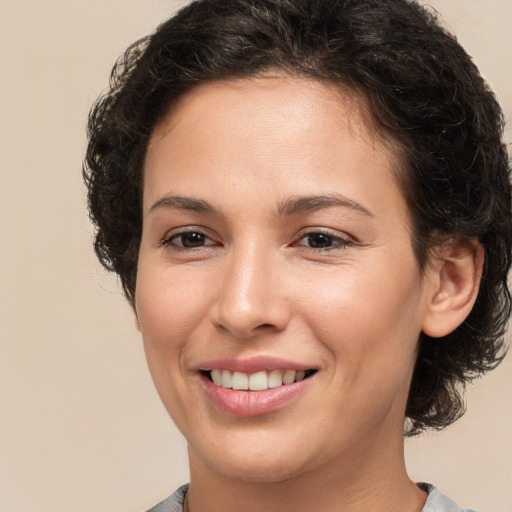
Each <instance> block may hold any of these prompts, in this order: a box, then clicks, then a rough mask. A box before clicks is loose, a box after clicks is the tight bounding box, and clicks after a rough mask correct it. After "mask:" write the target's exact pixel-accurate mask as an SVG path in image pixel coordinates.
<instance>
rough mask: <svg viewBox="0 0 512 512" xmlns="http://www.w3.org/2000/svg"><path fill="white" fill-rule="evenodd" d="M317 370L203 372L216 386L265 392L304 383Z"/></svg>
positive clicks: (216, 370) (214, 370)
mask: <svg viewBox="0 0 512 512" xmlns="http://www.w3.org/2000/svg"><path fill="white" fill-rule="evenodd" d="M316 372H317V370H314V369H312V370H300V371H295V370H271V371H268V372H267V371H265V370H262V371H259V372H256V373H251V374H249V373H243V372H231V371H229V370H218V369H213V370H208V371H202V372H201V373H202V374H203V375H205V377H206V378H208V379H209V380H210V381H211V382H213V383H214V384H215V385H216V386H219V387H222V388H225V389H233V390H237V391H265V390H267V389H275V388H279V387H281V386H286V385H289V384H293V383H295V382H300V381H303V380H305V379H307V378H309V377H311V376H312V375H314V374H315V373H316Z"/></svg>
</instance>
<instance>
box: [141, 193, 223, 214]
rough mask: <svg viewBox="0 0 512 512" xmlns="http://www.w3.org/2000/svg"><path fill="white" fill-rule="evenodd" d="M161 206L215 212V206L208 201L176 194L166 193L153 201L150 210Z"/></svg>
mask: <svg viewBox="0 0 512 512" xmlns="http://www.w3.org/2000/svg"><path fill="white" fill-rule="evenodd" d="M159 208H175V209H178V210H191V211H194V212H201V213H215V209H214V208H213V206H211V205H210V204H209V203H207V202H206V201H202V200H201V199H194V198H193V197H184V196H175V195H171V194H166V195H165V196H163V197H161V198H160V199H158V200H157V201H156V202H155V203H153V205H152V206H151V208H150V209H149V211H150V212H153V211H155V210H157V209H159Z"/></svg>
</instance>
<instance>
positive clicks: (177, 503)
mask: <svg viewBox="0 0 512 512" xmlns="http://www.w3.org/2000/svg"><path fill="white" fill-rule="evenodd" d="M187 491H188V484H186V485H182V486H181V487H180V488H179V489H177V490H176V491H174V492H173V493H172V494H171V495H170V496H169V497H168V498H166V499H165V500H163V501H161V502H160V503H157V504H156V505H155V506H154V507H152V508H150V509H149V510H148V511H147V512H183V500H184V499H185V495H186V494H187Z"/></svg>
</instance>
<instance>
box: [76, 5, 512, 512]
mask: <svg viewBox="0 0 512 512" xmlns="http://www.w3.org/2000/svg"><path fill="white" fill-rule="evenodd" d="M502 124H503V122H502V114H501V111H500V108H499V106H498V104H497V102H496V100H495V98H494V96H493V94H492V93H491V92H490V90H489V89H488V88H487V86H486V84H485V82H484V81H483V80H482V78H481V77H480V75H479V73H478V70H477V68H476V67H475V66H474V64H473V63H472V62H471V60H470V58H469V57H468V56H467V54H466V53H465V52H464V50H463V49H462V48H461V47H460V46H459V45H458V43H457V42H456V41H455V39H454V38H453V36H451V35H450V34H447V33H446V32H445V31H444V30H443V29H442V28H440V26H439V25H438V23H437V21H436V19H435V18H434V17H433V16H432V15H431V14H430V13H428V12H427V11H425V10H424V9H422V8H421V7H419V6H418V5H417V4H415V3H412V2H407V1H404V0H364V1H363V0H309V1H307V0H306V1H304V0H250V1H247V0H200V1H198V2H193V3H192V4H190V5H188V6H187V7H185V8H184V9H183V10H182V11H180V12H179V13H178V14H177V15H176V16H174V17H173V18H171V19H170V20H169V21H167V22H166V23H164V24H163V25H161V26H160V27H159V28H158V30H157V31H156V32H155V34H153V35H152V36H150V37H148V38H146V39H144V40H142V41H139V42H138V43H136V44H135V45H133V46H132V47H131V48H130V49H129V50H128V51H127V53H126V54H125V56H124V58H123V59H121V60H120V62H119V63H118V64H117V65H116V68H115V70H114V73H113V80H112V85H111V90H110V92H109V93H108V94H107V95H105V96H104V97H103V98H100V100H99V101H98V102H97V104H96V105H95V107H94V109H93V111H92V113H91V118H90V125H89V136H90V142H89V147H88V153H87V158H86V165H85V179H86V181H87V184H88V187H89V204H90V211H91V218H92V220H93V221H94V222H95V224H96V226H97V234H96V244H95V247H96V250H97V254H98V256H99V258H100V260H101V261H102V263H103V264H104V265H105V266H106V267H107V268H109V269H111V270H114V271H115V272H117V273H118V274H119V276H120V278H121V281H122V284H123V288H124V291H125V294H126V297H127V299H128V300H129V302H130V303H131V305H132V307H133V309H134V311H135V314H136V316H137V322H138V325H139V328H140V330H141V332H142V336H143V339H144V346H145V351H146V356H147V360H148V365H149V368H150V371H151V374H152V377H153V380H154V382H155V386H156V388H157V390H158V392H159V394H160V397H161V399H162V401H163V403H164V405H165V407H166V408H167V410H168V412H169V414H170V415H171V416H172V418H173V420H174V421H175V422H176V424H177V425H178V427H179V428H180V430H181V431H182V433H183V434H184V436H185V437H186V439H187V441H188V447H189V460H190V486H189V487H188V486H185V487H183V488H181V489H179V490H178V491H176V493H174V494H173V495H172V496H170V497H169V498H168V499H167V500H165V501H164V502H162V503H160V504H158V505H156V506H155V507H154V508H153V509H152V510H154V511H175V510H176V511H179V510H185V511H190V512H198V511H212V512H215V511H220V510H223V511H225V510H237V511H239V510H244V511H253V510H255V511H256V510H257V511H259V510H267V511H272V510H280V511H283V510H294V511H302V510H304V511H305V510H322V511H323V510H325V511H330V510H333V511H334V510H336V511H339V510H344V511H352V510H354V511H356V510H357V511H360V510H393V511H404V512H406V511H411V512H412V511H420V510H423V511H425V512H431V511H434V510H435V511H455V510H460V509H459V508H458V507H457V506H456V505H455V504H454V503H453V502H452V501H451V500H449V499H448V498H447V497H445V496H443V495H442V494H441V493H440V492H439V491H437V490H436V489H435V487H433V486H431V485H427V484H419V485H417V484H414V483H413V482H412V481H411V480H410V479H409V477H408V476H407V473H406V470H405V465H404V458H403V436H404V433H405V435H414V434H417V433H419V432H421V431H422V430H425V429H429V428H433V429H441V428H444V427H445V426H447V425H448V424H450V423H452V422H453V421H455V420H456V419H457V418H458V417H459V416H460V415H461V414H462V412H463V401H462V396H461V389H462V388H463V386H464V383H466V382H468V381H469V380H471V379H472V378H474V377H475V376H477V375H480V374H482V373H484V372H485V371H487V370H490V369H492V368H494V367H495V366H496V365H497V364H498V363H499V361H500V360H501V358H502V357H503V352H504V351H503V333H504V330H505V326H506V322H507V319H508V316H509V310H510V297H509V292H508V289H507V283H506V276H507V272H508V269H509V267H510V253H511V223H510V218H511V212H510V199H511V192H510V183H509V176H508V160H507V155H506V150H505V147H504V145H503V143H502V140H501V136H502Z"/></svg>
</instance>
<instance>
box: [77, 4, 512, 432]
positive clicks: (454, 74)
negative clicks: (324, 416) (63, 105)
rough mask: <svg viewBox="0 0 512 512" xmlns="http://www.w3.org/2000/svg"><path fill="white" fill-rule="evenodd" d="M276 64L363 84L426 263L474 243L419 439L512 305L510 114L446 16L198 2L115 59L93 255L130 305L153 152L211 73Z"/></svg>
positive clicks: (439, 344) (413, 426)
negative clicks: (472, 274) (475, 256)
mask: <svg viewBox="0 0 512 512" xmlns="http://www.w3.org/2000/svg"><path fill="white" fill-rule="evenodd" d="M276 70H277V71H278V72H282V73H286V74H289V75H292V76H299V77H308V78H313V79H316V80H320V81H328V82H329V83H334V84H337V85H338V86H339V87H340V88H343V89H344V90H347V89H348V90H352V91H354V92H357V94H360V95H363V96H364V97H365V98H366V100H367V104H368V106H369V109H370V111H371V116H372V119H373V121H374V125H375V127H376V129H377V130H378V131H379V132H380V133H381V134H382V135H383V136H384V137H386V138H388V139H390V140H391V141H393V143H394V146H395V148H396V151H397V156H399V158H400V161H401V162H402V167H403V172H401V173H400V174H401V176H399V181H400V186H401V189H402V193H403V195H404V197H405V198H406V200H407V202H408V205H409V208H410V212H411V218H412V241H413V246H414V250H415V253H416V256H417V259H418V262H419V265H420V267H421V268H424V265H425V264H426V262H427V261H428V255H429V250H430V249H432V247H433V246H434V245H436V244H437V243H439V240H440V239H441V238H443V237H453V236H457V237H463V238H467V239H477V240H479V242H480V243H481V245H482V246H483V247H484V250H485V263H484V269H483V275H482V280H481V285H480V290H479V294H478V298H477V300H476V303H475V305H474V307H473V309H472V311H471V313H470V315H469V316H468V318H467V319H466V320H465V321H464V323H463V324H462V325H460V326H459V327H458V328H457V329H456V330H455V331H454V332H452V333H451V334H449V335H447V336H445V338H444V339H442V340H434V339H430V338H429V337H428V336H426V335H422V336H421V339H420V342H419V355H418V359H417V363H416V368H415V372H414V376H413V380H412V384H411V389H410V394H409V399H408V403H407V408H406V411H405V415H406V418H407V420H408V427H407V428H406V434H407V435H413V434H416V433H418V432H420V431H422V430H424V429H426V428H434V429H441V428H443V427H445V426H446V425H448V424H450V423H452V422H453V421H455V420H456V419H457V418H458V417H460V416H461V415H462V414H463V412H464V402H463V395H462V392H463V389H464V386H465V384H466V383H467V382H469V381H471V380H472V379H474V378H475V377H477V376H479V375H481V374H482V373H484V372H486V371H488V370H490V369H492V368H494V367H495V366H496V365H497V364H498V363H499V362H500V360H501V359H502V357H503V355H504V353H505V342H504V334H505V330H506V325H507V322H508V318H509V315H510V302H511V301H510V294H509V290H508V287H507V273H508V270H509V267H510V263H511V189H510V177H509V175H510V167H509V165H510V164H509V159H508V155H507V151H506V147H505V145H504V143H503V125H504V119H503V114H502V112H501V109H500V107H499V105H498V103H497V101H496V98H495V96H494V95H493V93H492V92H491V90H490V89H489V87H488V86H487V84H486V83H485V81H484V80H483V79H482V77H481V76H480V74H479V72H478V69H477V67H476V66H475V64H474V63H473V62H472V60H471V58H470V57H469V56H468V55H467V54H466V52H465V51H464V49H463V48H462V47H461V46H460V45H459V44H458V42H457V41H456V39H455V37H454V36H453V35H451V34H450V33H448V32H447V31H446V29H444V28H443V26H442V25H441V23H440V22H439V20H438V19H437V18H436V16H435V14H434V13H433V12H432V11H431V10H427V9H425V8H424V7H422V6H421V5H419V4H418V3H416V2H414V1H407V0H198V1H194V2H192V3H190V4H189V5H187V6H185V7H184V8H182V9H181V10H180V11H179V12H178V13H177V14H176V15H175V16H173V17H172V18H170V19H169V20H168V21H166V22H164V23H163V24H162V25H160V26H159V27H158V29H157V30H156V31H155V33H154V34H152V35H150V36H148V37H146V38H143V39H141V40H140V41H138V42H136V43H135V44H133V45H132V46H131V47H130V48H128V50H127V51H126V53H125V54H124V56H123V57H121V58H120V59H119V60H118V62H117V63H116V65H115V67H114V69H113V71H112V75H111V81H110V88H109V90H108V92H107V93H106V94H105V95H103V96H102V97H100V98H99V99H98V101H97V102H96V103H95V105H94V107H93V109H92V110H91V113H90V118H89V125H88V136H89V145H88V149H87V155H86V159H85V163H84V171H83V172H84V178H85V181H86V184H87V186H88V201H89V209H90V217H91V219H92V221H93V223H94V224H95V226H96V234H95V250H96V253H97V255H98V257H99V259H100V261H101V263H102V264H103V265H104V266H105V267H106V268H107V269H109V270H112V271H115V272H116V273H117V274H118V275H119V276H120V279H121V283H122V286H123V289H124V292H125V295H126V297H127V298H128V300H129V301H130V302H131V304H132V305H133V304H134V297H135V283H136V276H137V263H138V250H139V245H140V240H141V231H142V208H141V202H142V200H141V196H142V187H143V172H144V158H145V154H146V150H147V147H148V141H149V140H150V138H151V136H152V133H153V131H154V130H155V127H156V126H157V124H158V123H159V121H160V120H161V119H162V117H163V115H165V113H166V112H167V111H168V109H169V108H170V106H171V105H172V104H174V103H175V102H176V101H178V99H179V98H180V97H182V95H183V94H185V93H186V92H187V91H189V90H191V89H192V88H194V87H196V86H198V85H200V84H204V83H207V82H211V81H216V80H228V79H234V78H243V77H251V76H258V75H262V74H265V73H266V72H268V71H276Z"/></svg>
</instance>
